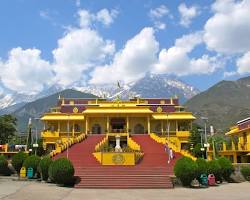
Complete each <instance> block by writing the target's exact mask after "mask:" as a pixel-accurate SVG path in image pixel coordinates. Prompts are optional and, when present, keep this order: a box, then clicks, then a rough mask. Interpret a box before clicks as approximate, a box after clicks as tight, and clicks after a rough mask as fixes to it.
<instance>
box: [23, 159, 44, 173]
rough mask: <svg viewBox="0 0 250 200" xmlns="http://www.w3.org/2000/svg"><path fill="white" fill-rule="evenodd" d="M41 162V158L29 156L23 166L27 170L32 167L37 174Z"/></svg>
mask: <svg viewBox="0 0 250 200" xmlns="http://www.w3.org/2000/svg"><path fill="white" fill-rule="evenodd" d="M40 160H41V158H40V157H39V156H35V155H32V156H29V157H27V158H26V159H25V161H24V163H23V166H24V167H26V170H27V169H28V168H30V167H31V168H32V169H33V174H35V173H36V172H37V167H38V165H39V162H40Z"/></svg>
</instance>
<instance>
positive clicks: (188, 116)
mask: <svg viewBox="0 0 250 200" xmlns="http://www.w3.org/2000/svg"><path fill="white" fill-rule="evenodd" d="M194 119H195V117H194V116H193V115H192V113H191V112H187V111H185V108H184V107H183V106H180V105H179V101H178V99H177V98H169V99H146V98H145V99H140V98H134V99H130V100H127V101H124V100H119V99H118V100H113V101H110V100H106V99H68V98H61V97H60V98H59V99H58V104H57V107H55V108H51V110H50V112H47V113H45V114H44V115H43V116H42V117H41V120H42V121H43V122H44V130H43V131H42V133H41V136H42V138H43V145H44V148H45V149H47V150H50V151H54V152H58V153H60V152H61V151H62V150H63V149H65V144H66V146H67V145H70V143H74V142H79V141H80V140H82V139H83V138H84V137H86V136H87V135H90V134H106V135H107V136H117V135H119V136H121V137H122V138H121V145H125V146H126V145H128V142H129V140H128V139H129V136H130V135H133V134H152V133H153V134H154V135H155V137H156V136H157V138H158V139H159V138H162V137H165V139H166V138H167V140H168V142H169V143H170V142H171V144H172V145H174V147H175V150H176V151H179V152H180V151H181V150H182V149H186V148H187V144H188V137H189V135H190V132H189V131H190V130H191V128H192V121H193V120H194ZM123 137H124V138H125V139H124V138H123ZM154 139H156V138H154Z"/></svg>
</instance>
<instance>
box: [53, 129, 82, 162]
mask: <svg viewBox="0 0 250 200" xmlns="http://www.w3.org/2000/svg"><path fill="white" fill-rule="evenodd" d="M85 138H86V134H85V133H82V134H80V135H78V136H76V137H74V138H69V140H68V141H66V142H63V143H62V144H60V146H58V147H57V148H56V149H55V150H52V151H51V152H50V153H49V155H50V157H53V156H55V155H56V154H58V153H62V152H63V151H65V150H66V149H67V148H69V147H70V146H72V145H73V144H76V143H79V142H81V141H83V140H84V139H85Z"/></svg>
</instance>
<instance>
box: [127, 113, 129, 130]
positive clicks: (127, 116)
mask: <svg viewBox="0 0 250 200" xmlns="http://www.w3.org/2000/svg"><path fill="white" fill-rule="evenodd" d="M128 130H129V117H128V116H127V133H129V131H128Z"/></svg>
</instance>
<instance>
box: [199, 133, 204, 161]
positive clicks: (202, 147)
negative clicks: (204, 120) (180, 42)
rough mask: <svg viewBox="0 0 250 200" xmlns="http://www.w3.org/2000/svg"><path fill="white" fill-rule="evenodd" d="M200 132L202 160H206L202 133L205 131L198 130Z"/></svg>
mask: <svg viewBox="0 0 250 200" xmlns="http://www.w3.org/2000/svg"><path fill="white" fill-rule="evenodd" d="M198 131H199V132H200V136H201V149H200V150H201V152H202V158H204V151H205V149H204V146H203V137H202V132H203V131H204V130H203V129H198Z"/></svg>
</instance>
